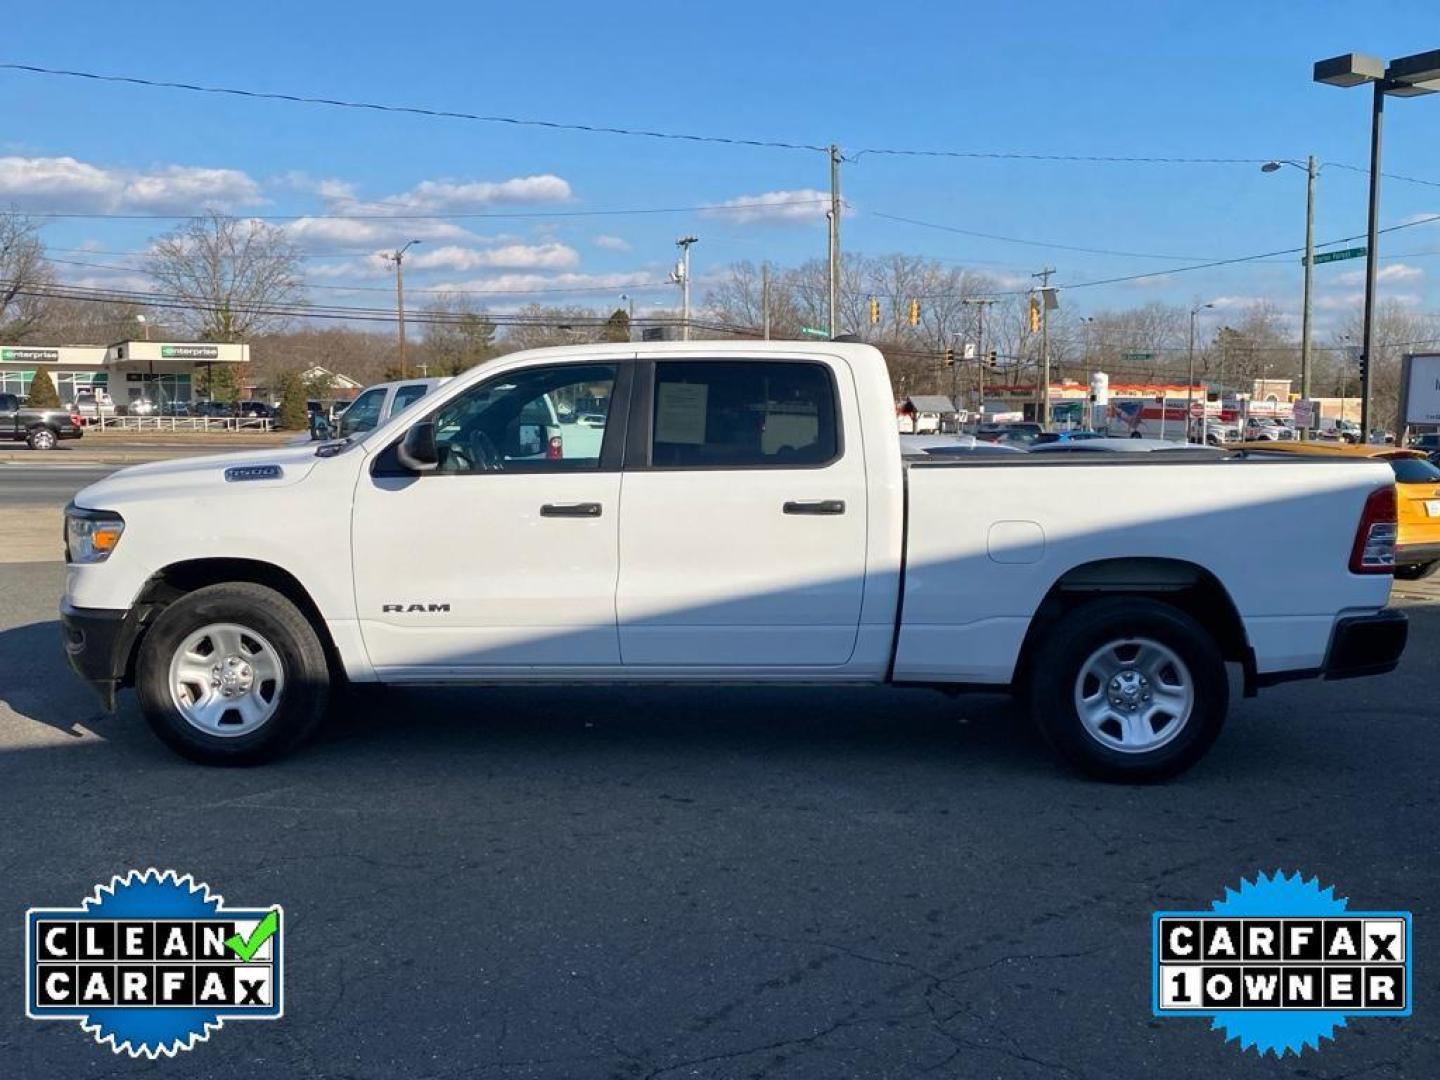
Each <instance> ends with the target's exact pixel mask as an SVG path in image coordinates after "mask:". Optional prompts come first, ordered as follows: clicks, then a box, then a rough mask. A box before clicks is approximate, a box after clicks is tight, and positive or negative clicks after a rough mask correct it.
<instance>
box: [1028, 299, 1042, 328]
mask: <svg viewBox="0 0 1440 1080" xmlns="http://www.w3.org/2000/svg"><path fill="white" fill-rule="evenodd" d="M1039 329H1040V297H1039V296H1037V295H1036V294H1035V293H1031V294H1030V332H1031V333H1032V334H1033V333H1035V332H1036V331H1038V330H1039Z"/></svg>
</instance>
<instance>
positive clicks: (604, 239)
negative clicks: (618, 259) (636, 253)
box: [590, 233, 630, 251]
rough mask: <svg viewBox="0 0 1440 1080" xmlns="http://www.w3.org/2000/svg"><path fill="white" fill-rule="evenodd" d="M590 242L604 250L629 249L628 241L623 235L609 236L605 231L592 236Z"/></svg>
mask: <svg viewBox="0 0 1440 1080" xmlns="http://www.w3.org/2000/svg"><path fill="white" fill-rule="evenodd" d="M590 242H591V243H592V244H594V245H595V246H596V247H598V248H603V249H604V250H606V251H629V250H630V241H628V240H626V239H625V238H624V237H621V236H609V235H607V234H605V233H601V234H600V235H599V236H597V237H594V238H593V239H592V240H591V241H590Z"/></svg>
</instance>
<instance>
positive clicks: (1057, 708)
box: [1028, 596, 1230, 783]
mask: <svg viewBox="0 0 1440 1080" xmlns="http://www.w3.org/2000/svg"><path fill="white" fill-rule="evenodd" d="M1061 619H1062V620H1063V621H1061V622H1060V623H1059V625H1057V626H1056V627H1055V628H1054V629H1053V630H1051V631H1050V632H1049V633H1048V634H1047V635H1046V636H1045V638H1044V639H1043V640H1042V641H1041V643H1040V645H1039V647H1038V649H1037V651H1036V653H1035V655H1034V658H1033V661H1032V662H1031V664H1030V665H1029V671H1030V679H1029V687H1028V690H1029V694H1028V699H1029V705H1030V712H1031V715H1032V716H1033V718H1034V720H1035V722H1036V723H1037V724H1038V725H1039V727H1040V730H1041V732H1043V733H1044V735H1045V737H1046V738H1047V739H1048V740H1049V742H1050V743H1051V745H1052V746H1054V747H1055V749H1056V750H1057V751H1058V752H1059V753H1060V755H1061V756H1062V757H1064V758H1065V759H1066V760H1067V761H1069V762H1070V763H1071V764H1072V765H1075V766H1077V767H1078V768H1080V769H1082V770H1083V771H1085V772H1087V773H1089V774H1091V775H1092V776H1096V777H1099V778H1100V779H1102V780H1112V781H1119V782H1129V783H1144V782H1149V781H1155V780H1164V779H1166V778H1168V777H1171V776H1174V775H1176V774H1177V773H1181V772H1183V771H1185V770H1186V769H1188V768H1189V767H1190V766H1191V765H1193V764H1195V762H1197V761H1198V760H1200V758H1201V757H1202V756H1203V755H1204V754H1205V752H1206V751H1207V750H1208V749H1209V748H1210V744H1211V743H1213V742H1214V741H1215V739H1216V737H1217V736H1218V735H1219V734H1220V729H1221V727H1222V726H1223V725H1224V723H1225V714H1226V712H1227V710H1228V709H1229V704H1230V703H1229V696H1230V694H1229V684H1228V682H1227V680H1226V675H1225V661H1224V658H1223V657H1222V656H1221V655H1220V650H1219V648H1218V647H1217V645H1216V643H1215V639H1214V638H1213V636H1212V635H1210V634H1209V633H1208V632H1207V631H1206V630H1205V628H1204V627H1203V626H1201V625H1200V624H1199V623H1198V622H1196V621H1195V620H1194V619H1193V618H1191V617H1190V616H1189V615H1187V614H1186V613H1185V612H1183V611H1181V610H1179V609H1178V608H1175V607H1172V606H1170V605H1169V604H1163V603H1159V602H1157V601H1154V600H1150V599H1146V598H1144V597H1121V596H1116V597H1108V598H1104V599H1098V600H1092V601H1089V602H1087V603H1084V604H1081V605H1079V606H1078V607H1075V608H1072V609H1070V610H1068V611H1066V612H1065V613H1064V614H1063V615H1062V616H1061Z"/></svg>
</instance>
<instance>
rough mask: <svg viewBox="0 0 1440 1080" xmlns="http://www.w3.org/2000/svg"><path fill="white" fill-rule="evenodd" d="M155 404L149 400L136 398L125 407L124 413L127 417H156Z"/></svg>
mask: <svg viewBox="0 0 1440 1080" xmlns="http://www.w3.org/2000/svg"><path fill="white" fill-rule="evenodd" d="M155 408H156V406H155V402H153V401H151V400H150V399H149V398H136V399H135V400H134V401H131V402H129V403H128V404H126V405H125V407H124V411H125V415H127V416H154V415H155Z"/></svg>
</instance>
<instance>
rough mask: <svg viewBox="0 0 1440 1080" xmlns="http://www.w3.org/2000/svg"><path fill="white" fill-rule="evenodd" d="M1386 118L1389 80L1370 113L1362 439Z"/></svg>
mask: <svg viewBox="0 0 1440 1080" xmlns="http://www.w3.org/2000/svg"><path fill="white" fill-rule="evenodd" d="M1384 120H1385V82H1384V80H1380V81H1378V82H1376V83H1375V95H1374V105H1373V106H1372V108H1371V112H1370V209H1369V215H1368V217H1367V218H1366V226H1365V329H1364V346H1363V347H1364V350H1365V351H1364V352H1363V353H1362V354H1361V355H1362V357H1363V359H1362V360H1361V361H1360V364H1361V366H1360V440H1361V442H1362V443H1365V442H1369V441H1370V404H1371V397H1370V374H1371V371H1372V369H1373V368H1374V366H1375V281H1376V278H1377V274H1378V269H1379V252H1378V251H1376V248H1378V247H1379V246H1380V132H1381V128H1382V127H1383V124H1384Z"/></svg>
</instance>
